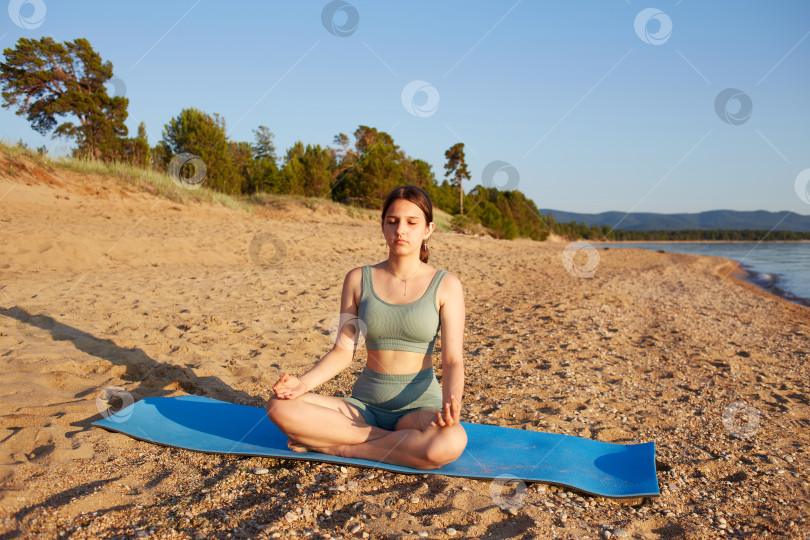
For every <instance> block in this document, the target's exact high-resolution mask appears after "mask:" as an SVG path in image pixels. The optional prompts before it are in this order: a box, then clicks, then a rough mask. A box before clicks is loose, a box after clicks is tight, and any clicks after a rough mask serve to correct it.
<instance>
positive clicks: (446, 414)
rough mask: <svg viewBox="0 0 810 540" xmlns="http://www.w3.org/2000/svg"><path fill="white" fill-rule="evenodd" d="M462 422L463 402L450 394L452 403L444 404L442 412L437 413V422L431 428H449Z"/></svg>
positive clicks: (432, 423)
mask: <svg viewBox="0 0 810 540" xmlns="http://www.w3.org/2000/svg"><path fill="white" fill-rule="evenodd" d="M460 421H461V402H460V401H459V400H458V398H456V396H454V395H452V394H450V403H445V404H444V409H443V410H442V412H439V413H436V420H435V421H434V422H431V423H430V425H431V426H439V427H447V426H452V425H454V424H458V423H459V422H460Z"/></svg>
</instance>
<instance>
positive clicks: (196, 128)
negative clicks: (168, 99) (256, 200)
mask: <svg viewBox="0 0 810 540" xmlns="http://www.w3.org/2000/svg"><path fill="white" fill-rule="evenodd" d="M160 145H161V146H162V149H161V150H160V152H159V154H160V155H161V156H162V157H163V159H166V157H169V156H170V157H169V160H171V159H172V158H174V157H175V156H176V155H177V154H180V153H183V152H188V153H191V154H194V155H196V156H198V157H199V158H200V159H202V160H203V162H204V163H205V166H206V168H207V170H208V176H207V177H206V180H205V183H206V185H207V186H208V187H210V188H212V189H215V190H217V191H221V192H223V193H230V194H235V193H240V192H241V191H242V183H243V179H242V177H240V176H239V175H238V172H237V170H236V164H235V163H234V156H233V153H232V152H231V147H230V145H229V143H228V138H227V136H226V134H225V119H224V118H221V117H220V116H219V115H218V114H216V113H215V114H214V116H213V117H211V116H209V115H207V114H206V113H204V112H202V111H199V110H197V109H194V108H190V109H183V110H182V111H181V112H180V114H179V115H177V116H176V117H174V118H172V119H171V120H169V123H168V124H166V125H165V126H163V134H162V139H161V141H160ZM166 165H168V163H166Z"/></svg>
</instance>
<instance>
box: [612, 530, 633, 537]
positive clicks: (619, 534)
mask: <svg viewBox="0 0 810 540" xmlns="http://www.w3.org/2000/svg"><path fill="white" fill-rule="evenodd" d="M613 536H614V537H616V538H627V537H628V536H630V535H629V534H628V533H627V531H625V530H624V529H613Z"/></svg>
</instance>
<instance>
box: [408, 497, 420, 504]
mask: <svg viewBox="0 0 810 540" xmlns="http://www.w3.org/2000/svg"><path fill="white" fill-rule="evenodd" d="M409 502H410V503H411V504H416V503H418V502H419V497H411V498H410V499H409Z"/></svg>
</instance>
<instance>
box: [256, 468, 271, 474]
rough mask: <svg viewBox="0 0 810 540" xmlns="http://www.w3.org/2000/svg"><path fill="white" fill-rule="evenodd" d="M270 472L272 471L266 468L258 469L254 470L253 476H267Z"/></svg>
mask: <svg viewBox="0 0 810 540" xmlns="http://www.w3.org/2000/svg"><path fill="white" fill-rule="evenodd" d="M269 472H270V469H265V468H264V467H257V468H256V469H253V474H267V473H269Z"/></svg>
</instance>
